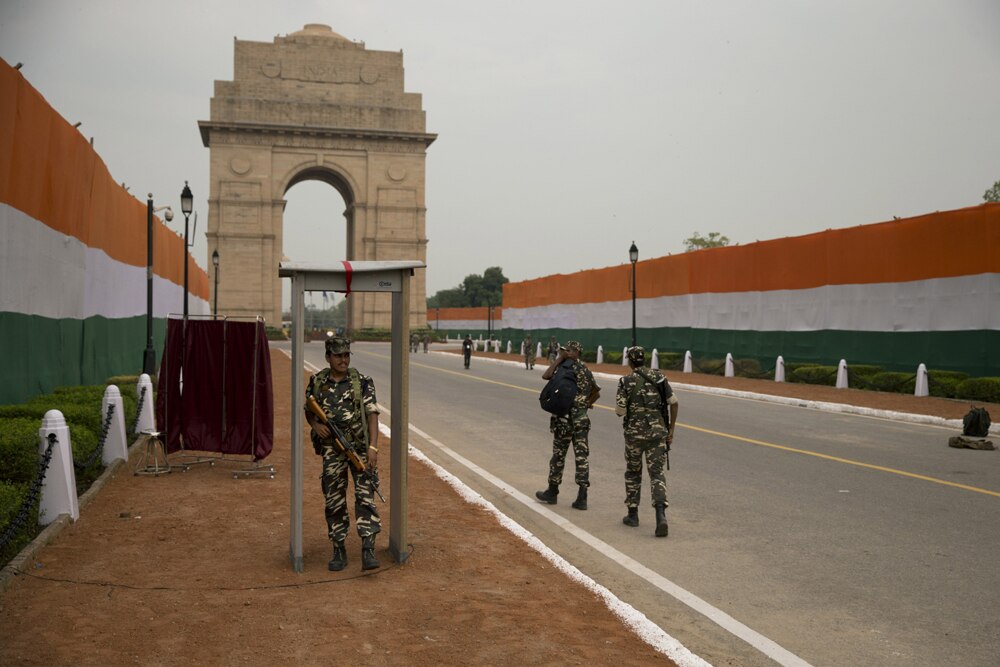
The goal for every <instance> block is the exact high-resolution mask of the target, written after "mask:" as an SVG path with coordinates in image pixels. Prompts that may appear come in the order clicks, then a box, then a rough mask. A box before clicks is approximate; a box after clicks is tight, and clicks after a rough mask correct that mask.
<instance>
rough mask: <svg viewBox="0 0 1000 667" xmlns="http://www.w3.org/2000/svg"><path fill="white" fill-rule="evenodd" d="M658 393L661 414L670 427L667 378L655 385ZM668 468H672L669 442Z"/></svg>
mask: <svg viewBox="0 0 1000 667" xmlns="http://www.w3.org/2000/svg"><path fill="white" fill-rule="evenodd" d="M653 386H655V387H656V393H657V394H659V395H660V414H661V415H662V416H663V424H664V425H665V426H666V427H667V428H669V427H670V405H669V404H668V403H667V381H666V378H664V379H662V380H660V381H659V382H657V383H656V384H655V385H653ZM666 456H667V470H670V443H669V442H668V443H667V455H666Z"/></svg>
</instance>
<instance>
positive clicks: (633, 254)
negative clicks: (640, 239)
mask: <svg viewBox="0 0 1000 667" xmlns="http://www.w3.org/2000/svg"><path fill="white" fill-rule="evenodd" d="M628 259H629V261H630V262H632V263H633V264H635V263H636V262H637V261H639V249H638V248H636V247H635V241H632V247H631V248H629V249H628Z"/></svg>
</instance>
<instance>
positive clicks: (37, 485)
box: [0, 433, 59, 551]
mask: <svg viewBox="0 0 1000 667" xmlns="http://www.w3.org/2000/svg"><path fill="white" fill-rule="evenodd" d="M48 439H49V444H48V446H47V447H46V448H45V453H44V454H42V458H41V459H39V461H38V473H37V474H36V475H35V481H34V482H32V483H31V486H30V487H29V488H28V493H27V495H25V497H24V502H22V503H21V507H20V509H18V511H17V514H16V515H14V519H13V520H12V521H11V522H10V525H8V526H7V527H6V528H4V530H3V534H2V535H0V551H3V550H4V549H5V548H6V547H7V545H8V544H9V543H10V541H11V540H13V539H14V536H15V535H16V534H17V533H18V531H20V530H21V529H22V528H23V527H24V526H25V524H26V522H27V521H28V517H29V516H30V515H31V510H32V509H33V508H34V507H35V506H36V505H37V503H38V496H39V494H40V493H41V491H42V483H43V482H44V481H45V473H46V472H47V471H48V469H49V463H50V462H51V461H52V450H53V449H55V446H56V443H57V442H58V441H59V439H58V438H57V437H56V434H55V433H50V434H49V435H48Z"/></svg>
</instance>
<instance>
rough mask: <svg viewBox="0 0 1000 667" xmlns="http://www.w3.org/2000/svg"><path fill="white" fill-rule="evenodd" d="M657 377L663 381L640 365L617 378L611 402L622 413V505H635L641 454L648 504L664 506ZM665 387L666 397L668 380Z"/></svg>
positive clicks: (664, 448)
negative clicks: (646, 477)
mask: <svg viewBox="0 0 1000 667" xmlns="http://www.w3.org/2000/svg"><path fill="white" fill-rule="evenodd" d="M661 379H662V380H663V381H664V382H666V378H664V377H663V374H662V373H660V371H658V370H656V369H651V368H646V367H640V368H637V369H635V370H634V371H633V372H632V373H631V374H630V375H626V376H625V377H623V378H622V379H621V380H619V381H618V393H617V394H616V395H615V405H616V407H617V408H618V410H617V411H618V412H619V413H621V412H624V422H623V424H622V426H623V428H624V429H625V505H626V506H627V507H629V508H635V507H638V506H639V492H640V490H641V488H642V457H643V454H645V456H646V467H647V469H648V471H649V483H650V487H651V491H650V495H651V497H652V501H653V502H652V504H653V506H654V507H656V506H657V505H662V506H663V507H666V506H667V505H668V503H667V483H666V479H665V478H664V475H663V466H664V463H666V458H667V425H666V424H665V423H664V421H663V415H662V413H661V411H660V406H661V400H660V394H659V392H658V391H657V389H656V383H657V382H659V381H661ZM636 385H638V387H637V386H636ZM666 389H667V392H666V394H667V399H668V400H669V399H670V397H671V396H673V390H671V388H670V383H669V382H667V385H666ZM633 394H634V395H633Z"/></svg>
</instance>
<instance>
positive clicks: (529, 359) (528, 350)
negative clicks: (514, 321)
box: [522, 333, 535, 371]
mask: <svg viewBox="0 0 1000 667" xmlns="http://www.w3.org/2000/svg"><path fill="white" fill-rule="evenodd" d="M522 345H523V346H524V369H525V370H528V371H530V370H531V369H532V368H534V367H535V344H534V343H533V342H531V334H530V333H529V334H527V335H525V337H524V343H522Z"/></svg>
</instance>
